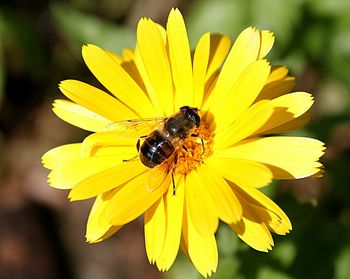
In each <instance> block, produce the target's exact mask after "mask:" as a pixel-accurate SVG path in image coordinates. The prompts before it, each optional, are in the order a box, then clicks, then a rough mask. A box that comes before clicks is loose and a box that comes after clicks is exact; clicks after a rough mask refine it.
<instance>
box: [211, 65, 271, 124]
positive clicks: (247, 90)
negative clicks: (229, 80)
mask: <svg viewBox="0 0 350 279" xmlns="http://www.w3.org/2000/svg"><path fill="white" fill-rule="evenodd" d="M269 73H270V65H269V63H268V62H267V61H266V60H258V61H256V62H254V63H253V64H251V65H250V66H248V67H247V68H246V70H245V71H244V72H243V73H242V74H241V75H240V77H239V79H238V80H237V82H236V83H235V85H234V86H233V87H232V88H231V90H230V91H229V94H228V95H227V97H225V98H223V99H217V101H216V102H215V104H212V106H211V107H210V108H209V110H210V112H212V113H213V115H214V118H215V124H216V131H220V130H221V129H223V128H225V127H227V126H228V125H229V124H231V123H232V122H233V121H235V120H236V119H237V118H238V117H239V115H240V114H242V113H243V112H244V111H245V110H246V109H248V107H249V106H250V105H251V104H252V103H253V102H254V100H255V99H256V97H257V96H258V95H259V93H260V91H261V89H262V88H263V87H264V85H265V82H266V80H267V77H268V75H269ZM219 79H220V76H219ZM218 82H219V80H218ZM216 87H217V85H216V86H215V88H216ZM215 88H214V90H215ZM212 94H214V92H213V93H212Z"/></svg>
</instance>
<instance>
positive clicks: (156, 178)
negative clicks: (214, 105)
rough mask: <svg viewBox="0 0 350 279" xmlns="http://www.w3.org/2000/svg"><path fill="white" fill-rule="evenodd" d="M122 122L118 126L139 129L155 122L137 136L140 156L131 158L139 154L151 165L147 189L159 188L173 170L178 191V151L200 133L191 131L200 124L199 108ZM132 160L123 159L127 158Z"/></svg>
mask: <svg viewBox="0 0 350 279" xmlns="http://www.w3.org/2000/svg"><path fill="white" fill-rule="evenodd" d="M120 124H121V123H119V124H118V123H116V125H117V126H119V127H120V126H124V128H125V127H126V128H125V129H127V130H132V129H134V130H137V129H139V130H140V127H141V126H143V127H147V126H154V129H153V130H152V131H151V132H150V133H149V134H148V135H141V136H139V137H138V140H137V143H136V149H137V152H138V156H135V157H133V158H131V159H129V160H133V159H135V158H137V157H138V158H139V159H140V161H141V162H142V163H143V164H144V165H145V166H146V167H148V168H150V169H152V171H151V172H150V174H149V178H148V184H147V190H148V191H154V190H155V189H156V188H158V187H159V186H160V185H161V184H162V183H164V182H165V180H167V179H169V177H170V176H169V174H170V175H171V179H172V184H173V194H175V191H176V187H175V182H174V173H173V170H174V166H176V162H177V155H178V152H179V150H181V149H184V150H185V151H187V148H186V147H185V146H184V142H185V140H186V139H187V138H188V137H190V136H192V137H199V135H196V134H193V133H192V132H193V130H194V129H195V128H199V126H200V124H201V117H200V116H199V110H198V109H197V108H193V107H189V106H183V107H181V108H180V109H179V111H178V112H176V113H174V114H173V115H171V116H169V117H159V118H154V119H140V120H128V121H124V122H123V124H122V125H120ZM116 125H114V126H116ZM148 128H149V127H148ZM117 130H120V129H117ZM139 133H140V131H139ZM200 139H201V138H200ZM141 141H142V143H141ZM201 142H202V147H203V151H204V143H203V139H201ZM129 160H124V162H127V161H129Z"/></svg>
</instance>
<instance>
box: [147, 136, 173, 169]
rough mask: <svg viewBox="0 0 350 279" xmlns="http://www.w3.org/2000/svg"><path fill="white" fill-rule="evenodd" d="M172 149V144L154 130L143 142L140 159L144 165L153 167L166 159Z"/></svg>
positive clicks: (171, 152)
mask: <svg viewBox="0 0 350 279" xmlns="http://www.w3.org/2000/svg"><path fill="white" fill-rule="evenodd" d="M174 151H175V148H174V146H173V145H172V144H171V143H170V142H169V141H168V140H167V139H166V138H164V137H163V136H162V135H161V133H160V132H159V131H158V130H156V131H154V132H153V133H152V134H151V135H150V136H149V137H147V139H146V140H145V141H144V142H143V144H142V146H141V148H140V159H141V162H142V163H143V164H144V165H145V166H147V167H149V168H154V167H155V166H157V165H160V164H161V163H163V162H164V161H165V160H166V159H168V158H169V157H170V156H171V155H172V154H173V153H174Z"/></svg>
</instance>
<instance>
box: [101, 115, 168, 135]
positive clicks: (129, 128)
mask: <svg viewBox="0 0 350 279" xmlns="http://www.w3.org/2000/svg"><path fill="white" fill-rule="evenodd" d="M165 119H166V118H165V117H156V118H140V119H131V120H123V121H118V122H113V123H111V124H109V125H107V126H106V127H105V131H106V132H116V133H121V134H125V135H126V134H128V133H130V134H131V135H132V136H133V137H142V136H146V135H149V134H150V133H151V132H152V131H153V130H155V129H156V128H157V127H159V126H160V125H161V124H162V123H163V122H164V121H165Z"/></svg>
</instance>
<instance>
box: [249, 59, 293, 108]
mask: <svg viewBox="0 0 350 279" xmlns="http://www.w3.org/2000/svg"><path fill="white" fill-rule="evenodd" d="M287 74H288V69H287V68H286V67H284V66H274V67H272V68H271V72H270V75H269V78H268V79H267V81H266V84H265V86H264V88H263V89H262V90H261V92H260V94H259V96H258V97H257V99H256V101H259V100H263V99H274V98H276V97H278V96H281V95H282V94H286V93H289V92H291V91H292V90H293V88H294V86H295V78H294V77H289V76H287Z"/></svg>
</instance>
